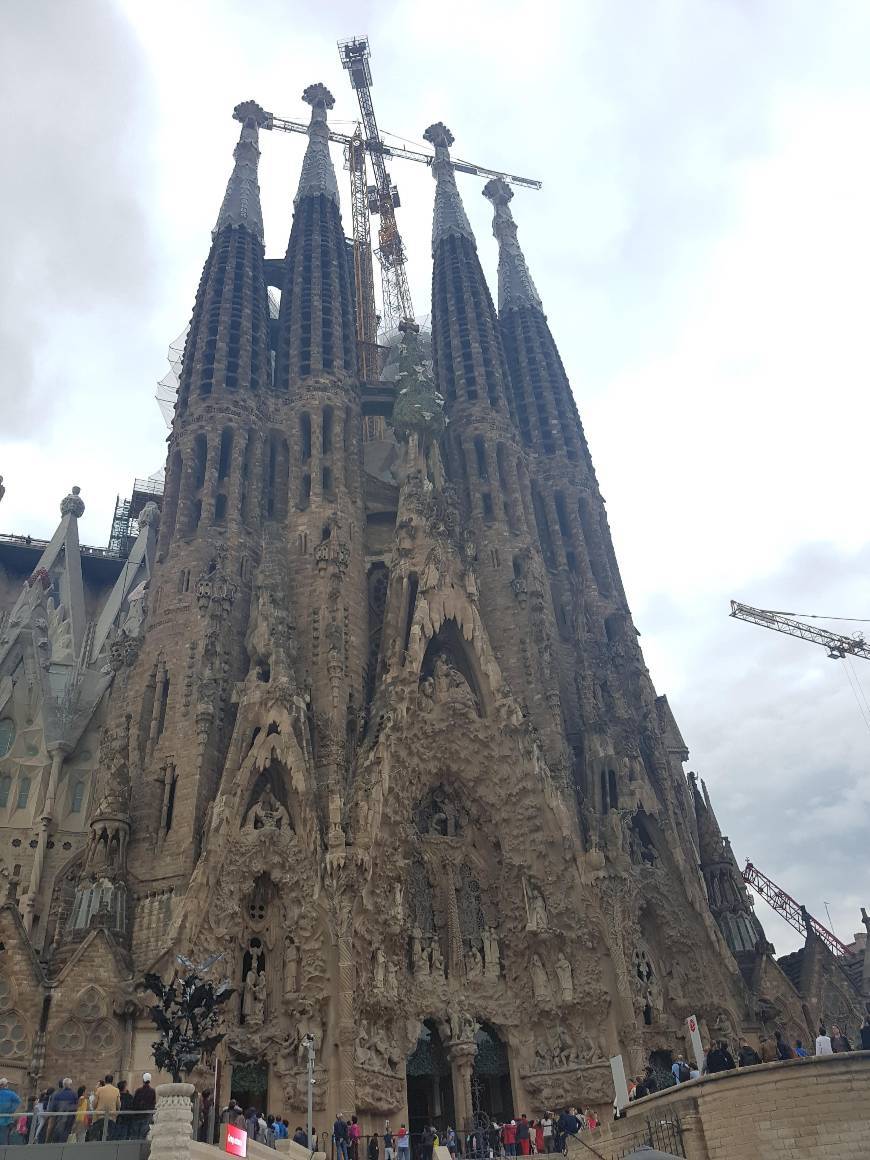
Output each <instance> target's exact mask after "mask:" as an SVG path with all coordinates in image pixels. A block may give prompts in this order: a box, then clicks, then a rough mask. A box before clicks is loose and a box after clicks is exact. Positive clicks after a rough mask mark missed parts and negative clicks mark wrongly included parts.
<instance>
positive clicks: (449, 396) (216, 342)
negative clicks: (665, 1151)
mask: <svg viewBox="0 0 870 1160" xmlns="http://www.w3.org/2000/svg"><path fill="white" fill-rule="evenodd" d="M304 99H305V101H306V102H307V103H308V104H309V105H310V107H311V124H310V128H309V140H308V146H307V151H306V154H305V158H304V162H303V165H302V170H301V174H300V178H299V185H298V191H297V193H296V197H295V200H294V203H293V213H292V225H291V227H290V234H289V242H288V245H287V249H286V254H285V256H284V257H283V258H269V259H267V258H266V257H265V253H264V238H263V224H262V217H261V211H260V203H259V188H258V178H257V164H258V159H259V133H260V130H261V128H262V127H263V125H264V124H265V121H266V115H265V114H264V113H263V111H262V110H261V109H260V108H259V107H258V106H257V105H255V104H254V103H253V102H247V103H245V104H243V105H240V106H238V108H237V110H236V117H237V119H238V120H239V121H240V122H241V136H240V139H239V142H238V144H237V146H236V148H235V154H234V166H233V170H232V174H231V176H230V179H229V183H228V187H227V191H226V196H225V198H224V201H223V203H222V206H221V209H220V213H219V216H218V219H217V224H216V226H215V229H214V231H213V235H212V242H211V247H210V249H209V252H208V255H207V258H206V261H205V266H204V268H203V273H202V278H201V280H200V284H199V288H198V290H197V293H196V299H195V304H194V308H193V315H192V318H191V323H190V327H189V331H188V335H187V341H186V346H185V351H184V357H183V362H182V369H181V376H180V385H179V392H178V399H177V403H176V407H175V415H174V421H173V425H172V431H171V435H170V438H169V447H168V457H167V462H166V474H165V489H164V492H163V494H162V496H160V497H159V502H151V503H148V504H147V505H145V506H144V507H143V508H142V509H141V511H140V513H139V519H138V538H137V539H136V540H135V543H133V544H132V546H129V545H128V550H126V551H125V552H123V553H120V554H119V553H117V552H115V553H112V552H108V551H107V552H100V551H96V550H90V549H88V550H85V549H82V547H81V545H80V544H79V540H78V523H77V521H78V519H79V517H80V516H81V514H82V512H83V510H84V497H82V496H81V495H80V494H79V492H78V489H75V488H74V489H73V490H72V491H71V492H70V494H69V495H67V496H66V497H65V498H64V499H63V501H62V503H61V520H60V524H59V526H58V530H57V533H56V534H55V536H54V537H53V539H52V540H51V541H50V542H47V543H45V544H34V543H33V542H32V541H30V540H29V538H28V539H27V540H26V541H21V540H20V539H18V540H16V539H15V538H6V539H4V540H2V541H0V609H2V610H3V611H2V613H0V856H2V866H0V873H2V876H3V883H4V884H3V887H2V889H3V891H4V894H5V903H4V904H3V905H2V907H0V939H2V952H0V1070H2V1072H3V1074H5V1075H7V1076H9V1077H10V1078H11V1079H12V1080H13V1082H15V1083H16V1084H18V1085H19V1088H20V1089H21V1090H24V1091H30V1090H36V1089H37V1088H38V1087H39V1086H44V1084H45V1083H46V1082H48V1081H50V1080H51V1081H53V1079H54V1077H56V1076H58V1075H71V1076H73V1077H77V1082H79V1081H80V1082H89V1081H90V1080H93V1079H95V1078H96V1077H97V1075H99V1074H102V1073H103V1072H105V1071H113V1072H114V1073H115V1074H116V1075H118V1074H120V1075H122V1076H123V1075H130V1076H131V1078H132V1075H133V1073H134V1072H136V1071H138V1070H142V1069H143V1068H147V1067H148V1066H149V1064H150V1044H151V1042H152V1041H153V1039H154V1037H155V1036H154V1032H153V1029H152V1028H151V1026H150V1024H149V1021H148V1018H147V1014H146V1006H147V1000H146V998H145V997H143V995H142V993H141V992H140V991H137V989H136V984H137V981H138V980H139V979H140V978H141V976H142V974H143V973H144V972H145V971H149V970H150V971H158V972H160V973H162V974H164V975H168V974H171V972H172V971H173V970H174V969H175V968H176V965H177V960H176V955H178V954H182V955H184V956H187V957H188V958H192V959H193V960H195V961H200V960H203V959H205V958H207V957H208V956H210V955H213V954H219V955H221V956H222V957H221V959H220V960H219V961H218V963H217V964H216V965H215V966H214V967H213V968H212V970H213V972H214V973H215V975H229V976H231V977H232V979H233V981H234V984H235V986H236V988H237V991H236V995H235V996H234V997H233V1000H232V1001H231V1004H230V1008H229V1010H228V1015H227V1027H226V1032H227V1034H226V1037H225V1040H224V1042H223V1043H222V1045H221V1047H220V1048H219V1049H218V1053H217V1056H216V1058H214V1059H211V1058H210V1059H207V1060H205V1061H204V1062H203V1065H202V1068H201V1070H200V1072H198V1073H197V1075H196V1076H195V1078H196V1079H197V1080H198V1081H199V1082H201V1083H202V1084H203V1085H210V1084H211V1082H212V1080H211V1077H212V1076H213V1075H214V1074H215V1073H216V1074H217V1077H218V1084H219V1087H220V1093H219V1098H220V1099H225V1098H227V1097H228V1096H229V1095H230V1094H231V1093H232V1094H234V1095H236V1096H237V1097H238V1098H240V1099H242V1100H246V1101H249V1102H251V1103H255V1104H257V1105H258V1106H260V1107H263V1108H266V1109H268V1110H271V1111H274V1112H282V1113H283V1114H286V1115H288V1116H289V1117H291V1118H293V1117H296V1118H297V1119H298V1118H299V1116H300V1115H301V1114H302V1113H303V1111H304V1108H305V1103H306V1095H307V1071H306V1053H305V1050H304V1047H303V1040H304V1038H305V1037H306V1036H307V1035H311V1036H312V1037H313V1039H314V1042H315V1047H316V1065H315V1066H316V1080H317V1082H316V1085H315V1107H316V1108H317V1117H316V1118H317V1122H318V1123H320V1122H325V1121H326V1120H327V1118H330V1119H331V1117H332V1116H333V1115H334V1113H335V1112H337V1111H343V1112H344V1113H345V1114H350V1113H351V1112H356V1113H357V1114H358V1115H359V1116H360V1117H361V1119H362V1121H363V1123H364V1124H366V1125H380V1124H382V1122H383V1120H384V1118H389V1119H391V1120H392V1121H393V1122H394V1124H395V1123H398V1122H401V1121H403V1120H404V1121H405V1122H406V1123H409V1124H410V1126H411V1128H412V1130H416V1129H417V1128H419V1127H420V1126H422V1123H423V1121H424V1120H425V1119H430V1118H432V1119H435V1121H436V1122H438V1123H439V1124H442V1125H443V1124H445V1123H447V1122H448V1121H449V1122H452V1123H454V1124H459V1125H464V1124H466V1123H470V1122H471V1121H472V1119H473V1117H474V1116H475V1115H478V1114H488V1115H491V1116H495V1117H497V1118H498V1117H502V1116H505V1115H508V1114H511V1113H515V1114H519V1113H521V1112H527V1113H529V1114H531V1115H535V1114H536V1113H539V1112H541V1111H542V1110H544V1109H545V1108H552V1107H560V1106H564V1105H566V1104H569V1103H576V1104H581V1103H582V1104H598V1105H605V1104H608V1103H609V1102H610V1100H611V1098H612V1087H611V1079H610V1067H609V1062H608V1061H609V1058H610V1057H611V1056H613V1055H615V1054H622V1056H623V1058H624V1059H625V1060H626V1063H627V1070H629V1071H637V1070H640V1069H642V1068H643V1067H644V1066H645V1065H646V1064H647V1063H648V1062H650V1061H652V1062H653V1064H654V1065H659V1066H661V1067H662V1068H663V1069H665V1070H666V1069H667V1068H668V1067H669V1064H670V1058H671V1056H672V1055H673V1054H675V1053H677V1052H684V1051H685V1021H686V1018H687V1017H688V1016H689V1015H691V1014H694V1015H696V1016H697V1017H698V1019H699V1020H700V1021H701V1024H702V1028H703V1030H704V1032H705V1033H706V1034H707V1036H708V1037H714V1038H731V1039H733V1038H734V1037H736V1036H737V1035H747V1036H748V1037H749V1038H751V1039H752V1038H756V1039H757V1037H758V1035H759V1034H760V1033H762V1032H763V1031H765V1030H770V1031H771V1032H772V1030H773V1028H774V1027H778V1028H781V1029H782V1030H783V1031H784V1032H786V1034H788V1035H789V1036H791V1037H802V1038H804V1039H805V1040H806V1039H808V1038H811V1037H812V1035H813V1034H814V1032H813V1030H812V1029H813V1026H814V1024H815V1022H816V1021H817V1020H818V1019H819V1018H820V1017H825V1018H828V1019H829V1020H831V1021H835V1022H836V1021H837V1020H838V1019H839V1020H840V1021H841V1022H842V1021H846V1022H849V1023H852V1024H853V1023H854V1020H855V1018H857V1015H858V1013H859V1012H860V1011H862V1010H863V1008H864V1004H865V1001H866V998H867V996H868V994H870V985H868V983H870V960H868V963H867V964H866V965H865V963H864V955H863V953H862V949H863V948H862V947H860V946H856V950H855V953H854V955H853V957H852V959H850V960H849V962H845V961H838V960H835V959H834V957H833V956H832V955H831V954H830V953H829V952H828V950H827V948H825V947H824V946H823V945H822V944H821V943H819V941H818V939H816V938H815V937H814V936H812V935H811V936H810V941H809V942H808V943H807V946H806V947H805V948H804V950H803V951H801V952H799V953H798V955H797V956H791V957H790V961H789V963H788V964H783V965H781V964H778V963H777V961H776V960H775V959H774V958H773V956H772V947H770V946H769V944H768V943H767V941H766V939H765V936H764V932H763V931H762V929H761V926H760V924H759V922H758V919H757V918H756V916H755V914H754V911H753V908H752V906H751V903H750V900H749V898H748V895H747V892H746V888H745V886H744V883H743V881H742V878H741V875H740V872H739V870H738V867H737V863H736V861H735V859H734V855H733V853H732V851H731V848H730V845H729V844H728V840H727V838H725V837H723V835H722V834H721V832H720V830H719V826H718V823H717V820H716V817H715V814H714V812H713V808H712V805H711V803H710V800H709V796H708V795H707V792H706V789H705V788H704V787H703V785H702V784H700V783H699V782H698V780H697V779H696V778H695V777H694V775H689V776H687V774H686V772H685V770H684V763H685V761H686V760H687V757H688V750H687V748H686V745H685V743H684V741H683V739H682V736H681V734H680V731H679V728H678V726H677V723H676V721H675V718H674V716H673V713H672V712H671V709H670V706H669V705H668V702H667V699H666V698H665V697H664V696H662V695H659V694H657V692H656V690H655V689H654V687H653V684H652V681H651V679H650V675H649V673H648V671H647V668H646V666H645V664H644V660H643V656H642V654H641V650H640V647H639V644H638V634H637V631H636V629H635V627H634V624H633V621H632V616H631V612H630V610H629V606H628V602H627V599H626V594H625V592H624V590H623V586H622V582H621V580H620V575H619V569H618V566H617V562H616V556H615V553H614V549H613V544H612V541H611V536H610V530H609V527H608V521H607V517H606V513H605V506H604V501H603V499H602V496H601V494H600V491H599V488H598V483H597V480H596V476H595V471H594V469H593V465H592V460H591V457H590V453H589V448H588V446H587V443H586V439H585V437H584V432H583V427H582V424H581V421H580V418H579V415H578V412H577V407H576V404H575V401H574V396H573V394H572V391H571V388H570V385H569V382H568V379H567V377H566V373H565V369H564V367H563V364H562V362H561V359H560V356H559V352H558V350H557V347H556V344H555V342H554V339H553V336H552V334H551V332H550V329H549V326H548V323H547V319H546V315H545V313H544V310H543V306H542V303H541V299H540V297H539V296H538V292H537V290H536V288H535V285H534V282H533V280H532V278H531V276H530V273H529V269H528V266H527V263H526V259H525V257H524V254H523V252H522V250H521V248H520V245H519V242H518V237H517V226H516V223H515V221H514V219H513V216H512V212H511V206H510V201H511V197H512V193H511V189H510V187H509V186H508V185H506V184H505V183H504V182H502V181H500V180H498V179H496V180H493V181H491V182H489V184H488V185H487V186H486V188H485V189H484V191H483V192H484V194H485V196H486V197H487V198H488V199H489V201H490V202H491V203H492V207H493V231H494V234H495V238H496V241H497V244H498V248H499V268H498V295H497V301H498V306H497V307H496V305H495V304H494V302H493V299H492V296H491V294H490V290H489V287H488V285H487V283H486V280H485V278H484V275H483V272H482V269H481V265H480V261H479V258H478V252H477V242H476V240H475V237H474V235H473V233H472V230H471V227H470V225H469V222H468V219H467V217H466V214H465V210H464V208H463V204H462V200H461V197H460V193H459V190H458V187H457V182H456V175H455V172H454V169H453V166H452V163H451V159H450V146H451V144H452V140H453V139H452V136H451V134H450V131H449V130H448V129H447V128H446V127H445V126H444V125H443V124H435V125H432V126H431V127H430V128H429V129H428V130H427V131H426V137H427V140H428V141H429V142H430V143H431V145H432V146H433V148H434V154H435V156H434V161H433V164H432V173H433V177H434V180H435V202H434V216H433V231H432V263H433V277H432V319H431V335H429V334H428V333H421V332H420V331H419V328H418V326H417V325H416V324H415V323H414V322H412V321H411V320H406V322H405V323H403V324H402V327H401V333H400V334H399V335H398V336H397V343H396V345H395V347H394V348H393V349H392V351H391V352H390V355H389V358H388V360H387V366H388V368H390V370H389V373H387V372H385V373H384V375H383V376H382V377H381V378H380V379H379V380H378V381H377V382H367V381H362V379H361V377H360V375H359V373H358V366H359V359H358V352H357V345H356V336H355V323H354V316H355V302H354V282H353V272H352V264H351V259H350V256H349V248H348V242H347V239H346V237H345V231H344V227H343V225H342V221H341V214H340V208H339V193H338V186H337V183H336V176H335V172H334V168H333V163H332V159H331V157H330V153H329V142H328V129H327V114H328V111H329V109H330V108H331V106H332V103H333V102H332V98H331V96H330V94H329V92H328V91H327V90H326V89H325V88H324V87H323V86H322V85H312V86H310V87H309V88H308V89H306V91H305V94H304ZM270 288H272V289H273V290H275V291H278V292H280V306H279V308H278V309H277V310H270V295H269V290H270ZM276 297H277V296H276ZM7 482H9V483H10V484H11V483H12V481H7ZM0 511H2V508H0Z"/></svg>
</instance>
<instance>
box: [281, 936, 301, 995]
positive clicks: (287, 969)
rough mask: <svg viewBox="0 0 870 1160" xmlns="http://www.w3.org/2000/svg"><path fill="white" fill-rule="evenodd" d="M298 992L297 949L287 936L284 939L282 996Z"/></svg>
mask: <svg viewBox="0 0 870 1160" xmlns="http://www.w3.org/2000/svg"><path fill="white" fill-rule="evenodd" d="M298 990H299V948H298V947H297V945H296V943H295V942H294V941H293V939H292V938H291V937H290V935H289V934H288V935H287V936H286V938H285V939H284V994H285V995H295V994H296V992H297V991H298Z"/></svg>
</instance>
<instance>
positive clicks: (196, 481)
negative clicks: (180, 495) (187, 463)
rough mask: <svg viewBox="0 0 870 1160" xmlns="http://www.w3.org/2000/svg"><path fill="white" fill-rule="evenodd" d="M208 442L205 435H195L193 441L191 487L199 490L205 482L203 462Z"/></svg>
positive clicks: (204, 462) (204, 461)
mask: <svg viewBox="0 0 870 1160" xmlns="http://www.w3.org/2000/svg"><path fill="white" fill-rule="evenodd" d="M207 454H208V444H207V442H206V438H205V435H197V437H196V438H195V439H194V441H193V489H194V491H199V489H200V488H201V487H202V485H203V484H204V483H205V464H206V456H207Z"/></svg>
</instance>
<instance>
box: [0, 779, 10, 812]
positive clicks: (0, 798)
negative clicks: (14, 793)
mask: <svg viewBox="0 0 870 1160" xmlns="http://www.w3.org/2000/svg"><path fill="white" fill-rule="evenodd" d="M11 788H12V777H11V775H10V774H8V773H4V774H3V775H2V777H0V809H6V806H7V805H8V804H9V790H10V789H11Z"/></svg>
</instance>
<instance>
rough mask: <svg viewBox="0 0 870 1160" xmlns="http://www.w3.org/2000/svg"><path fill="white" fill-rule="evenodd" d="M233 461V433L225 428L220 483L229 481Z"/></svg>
mask: <svg viewBox="0 0 870 1160" xmlns="http://www.w3.org/2000/svg"><path fill="white" fill-rule="evenodd" d="M232 461H233V432H232V430H231V429H230V428H229V427H225V428H224V430H223V431H222V432H221V446H220V458H219V460H218V482H220V481H221V480H224V479H227V478H228V476H229V474H230V467H231V466H232Z"/></svg>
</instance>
